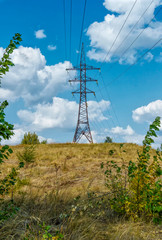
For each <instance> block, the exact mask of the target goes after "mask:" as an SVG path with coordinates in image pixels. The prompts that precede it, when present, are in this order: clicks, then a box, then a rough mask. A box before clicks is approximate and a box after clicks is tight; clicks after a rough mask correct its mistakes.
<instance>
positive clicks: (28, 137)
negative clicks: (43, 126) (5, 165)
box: [21, 132, 40, 144]
mask: <svg viewBox="0 0 162 240" xmlns="http://www.w3.org/2000/svg"><path fill="white" fill-rule="evenodd" d="M39 143H40V142H39V139H38V135H37V134H36V133H35V132H34V133H30V132H28V133H25V134H24V138H23V139H22V141H21V144H39Z"/></svg>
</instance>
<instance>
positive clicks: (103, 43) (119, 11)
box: [87, 0, 162, 64]
mask: <svg viewBox="0 0 162 240" xmlns="http://www.w3.org/2000/svg"><path fill="white" fill-rule="evenodd" d="M134 2H135V1H134V0H129V1H128V0H117V1H114V0H105V1H104V6H105V8H106V9H107V10H108V11H109V12H110V13H108V14H107V15H106V16H105V18H104V21H102V22H94V23H92V24H91V25H90V26H89V28H88V30H87V35H88V36H89V38H90V41H91V42H90V45H91V50H90V51H89V52H88V56H89V58H90V59H95V60H97V61H103V60H104V59H105V57H106V54H107V53H108V52H109V51H110V52H109V54H108V56H107V58H106V61H107V62H110V61H119V63H120V64H124V63H128V64H132V63H134V62H135V61H136V59H137V57H138V51H141V50H143V49H148V48H150V47H151V46H152V45H153V44H154V43H155V42H156V41H158V40H159V39H160V38H161V37H162V23H161V22H158V21H152V22H151V24H150V25H149V26H147V24H148V23H149V22H150V20H151V19H152V18H153V17H154V12H155V9H156V8H157V7H158V6H160V5H161V0H155V1H154V2H152V4H151V5H150V3H151V1H149V2H148V0H138V1H137V2H136V4H135V6H134V9H133V10H132V12H131V14H130V16H129V17H128V19H127V22H126V24H125V26H124V28H123V29H122V31H121V33H120V35H119V37H118V38H117V41H116V43H115V44H114V46H113V47H112V49H111V50H110V48H111V46H112V44H113V42H114V40H115V39H116V37H117V35H118V33H119V31H120V28H121V26H122V24H123V23H124V21H125V19H126V17H127V16H128V14H129V12H130V9H131V8H132V6H133V4H134ZM149 5H150V7H149V8H148V6H149ZM146 8H148V10H147V11H146V12H145V10H146ZM144 12H145V14H144V15H143V17H142V19H141V20H140V21H139V22H138V24H137V25H136V26H135V27H134V24H135V23H136V22H137V21H138V20H139V19H140V17H141V16H142V14H143V13H144ZM132 28H133V30H132ZM143 29H145V31H144V32H143V33H142V35H141V36H140V37H139V39H138V40H137V41H136V42H135V43H134V44H133V45H132V47H130V49H129V51H128V52H126V53H125V54H124V55H123V57H120V56H121V55H122V54H123V53H124V51H125V49H126V48H127V47H129V44H131V43H132V42H133V41H134V39H135V38H136V37H137V36H138V35H139V33H140V32H141V31H142V30H143ZM131 30H132V31H131ZM130 31H131V33H130V34H129V32H130ZM128 34H129V36H128V37H127V40H126V41H125V42H123V40H124V38H125V37H126V36H127V35H128ZM119 46H120V47H119ZM157 46H161V45H160V43H159V45H157ZM151 57H152V56H151V55H148V59H147V60H152V59H151Z"/></svg>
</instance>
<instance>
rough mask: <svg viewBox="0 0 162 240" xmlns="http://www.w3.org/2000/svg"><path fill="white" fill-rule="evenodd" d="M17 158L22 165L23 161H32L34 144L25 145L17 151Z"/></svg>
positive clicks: (34, 155)
mask: <svg viewBox="0 0 162 240" xmlns="http://www.w3.org/2000/svg"><path fill="white" fill-rule="evenodd" d="M17 158H18V160H19V162H20V164H22V165H24V163H32V162H34V160H35V158H36V153H35V146H34V145H31V146H26V147H24V150H23V151H22V152H18V153H17Z"/></svg>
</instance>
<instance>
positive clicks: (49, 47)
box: [47, 45, 57, 51]
mask: <svg viewBox="0 0 162 240" xmlns="http://www.w3.org/2000/svg"><path fill="white" fill-rule="evenodd" d="M47 48H48V50H50V51H54V50H56V48H57V47H56V46H54V45H48V47H47Z"/></svg>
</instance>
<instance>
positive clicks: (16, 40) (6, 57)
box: [0, 33, 22, 79]
mask: <svg viewBox="0 0 162 240" xmlns="http://www.w3.org/2000/svg"><path fill="white" fill-rule="evenodd" d="M21 41H22V39H21V34H19V33H16V34H15V36H14V37H13V38H12V40H11V41H10V44H9V45H8V47H7V48H6V49H5V52H4V54H3V57H2V59H1V60H0V79H1V78H2V75H4V74H6V72H8V71H9V68H10V66H14V64H13V63H12V61H11V58H10V55H11V54H12V53H13V51H14V49H16V48H17V46H18V45H19V44H20V42H21Z"/></svg>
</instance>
